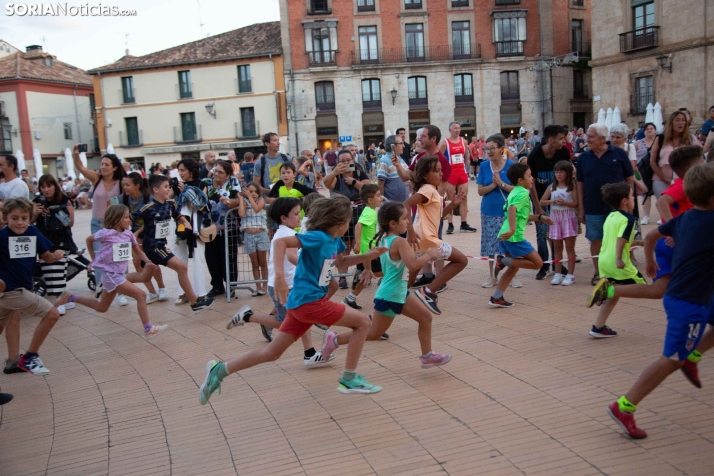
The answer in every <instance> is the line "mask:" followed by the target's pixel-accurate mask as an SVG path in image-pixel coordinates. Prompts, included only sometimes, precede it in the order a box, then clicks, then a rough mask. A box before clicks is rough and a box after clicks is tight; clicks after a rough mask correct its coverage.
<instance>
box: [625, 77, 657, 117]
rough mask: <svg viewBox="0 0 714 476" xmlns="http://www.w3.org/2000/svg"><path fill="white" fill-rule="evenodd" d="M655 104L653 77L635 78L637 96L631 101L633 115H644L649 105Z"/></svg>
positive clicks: (634, 95)
mask: <svg viewBox="0 0 714 476" xmlns="http://www.w3.org/2000/svg"><path fill="white" fill-rule="evenodd" d="M649 103H652V104H654V103H655V95H654V82H653V77H652V76H642V77H639V78H635V94H633V97H632V101H631V109H632V111H631V112H632V113H644V112H645V111H647V104H649Z"/></svg>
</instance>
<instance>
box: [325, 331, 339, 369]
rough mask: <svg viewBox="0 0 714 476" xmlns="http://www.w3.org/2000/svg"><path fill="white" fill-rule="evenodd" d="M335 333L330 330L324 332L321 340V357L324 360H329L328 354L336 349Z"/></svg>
mask: <svg viewBox="0 0 714 476" xmlns="http://www.w3.org/2000/svg"><path fill="white" fill-rule="evenodd" d="M336 341H337V334H336V333H335V332H332V331H327V332H325V338H324V340H323V341H322V358H323V360H324V361H325V362H329V361H330V355H332V353H333V352H334V351H335V349H337V347H338V345H337V342H336Z"/></svg>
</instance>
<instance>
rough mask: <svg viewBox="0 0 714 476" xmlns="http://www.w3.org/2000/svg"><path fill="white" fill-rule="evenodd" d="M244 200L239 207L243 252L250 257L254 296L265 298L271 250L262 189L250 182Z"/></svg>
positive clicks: (246, 187) (245, 190) (244, 193)
mask: <svg viewBox="0 0 714 476" xmlns="http://www.w3.org/2000/svg"><path fill="white" fill-rule="evenodd" d="M241 195H243V200H241V201H240V203H239V205H238V216H240V217H241V227H242V229H243V231H244V232H245V235H244V238H243V252H244V253H245V254H247V255H248V256H249V257H250V265H251V268H252V269H253V279H254V280H255V281H256V283H255V291H253V294H252V295H253V296H254V297H255V296H265V294H266V293H267V292H268V291H267V284H266V283H265V282H264V281H265V280H267V279H268V261H267V256H266V254H267V253H268V250H269V249H270V238H268V231H267V222H266V220H265V213H266V212H265V200H263V197H261V196H260V187H258V184H256V183H255V182H250V183H249V184H248V185H246V186H245V188H244V189H243V191H242V192H241Z"/></svg>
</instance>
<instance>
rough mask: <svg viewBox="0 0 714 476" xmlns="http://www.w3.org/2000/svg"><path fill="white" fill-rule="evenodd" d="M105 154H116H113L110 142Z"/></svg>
mask: <svg viewBox="0 0 714 476" xmlns="http://www.w3.org/2000/svg"><path fill="white" fill-rule="evenodd" d="M107 154H116V152H114V146H113V145H112V143H111V142H110V143H108V144H107Z"/></svg>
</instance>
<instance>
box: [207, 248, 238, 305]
mask: <svg viewBox="0 0 714 476" xmlns="http://www.w3.org/2000/svg"><path fill="white" fill-rule="evenodd" d="M228 253H229V256H230V261H229V263H228V266H230V273H231V276H230V279H231V281H237V280H238V236H236V235H234V234H232V235H231V236H230V243H229V249H228ZM206 265H207V266H208V272H209V273H210V274H211V289H212V290H213V291H221V292H223V291H225V287H224V285H223V283H224V281H225V279H226V235H225V234H220V235H217V236H216V239H215V240H213V241H211V242H209V243H206Z"/></svg>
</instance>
